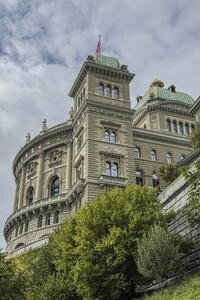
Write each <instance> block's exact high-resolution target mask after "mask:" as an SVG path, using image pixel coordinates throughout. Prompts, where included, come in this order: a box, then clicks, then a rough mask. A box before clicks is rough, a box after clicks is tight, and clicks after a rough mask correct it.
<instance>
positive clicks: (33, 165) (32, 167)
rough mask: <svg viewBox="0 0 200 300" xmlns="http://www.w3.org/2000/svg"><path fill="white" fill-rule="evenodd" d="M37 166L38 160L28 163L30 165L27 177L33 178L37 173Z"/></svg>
mask: <svg viewBox="0 0 200 300" xmlns="http://www.w3.org/2000/svg"><path fill="white" fill-rule="evenodd" d="M36 167H37V162H36V161H32V162H30V163H29V164H28V167H27V177H28V178H31V177H32V176H34V175H35V174H36Z"/></svg>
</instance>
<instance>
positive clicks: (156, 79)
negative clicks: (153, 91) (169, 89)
mask: <svg viewBox="0 0 200 300" xmlns="http://www.w3.org/2000/svg"><path fill="white" fill-rule="evenodd" d="M152 86H159V87H161V88H163V87H164V83H163V82H162V81H161V80H158V78H157V75H155V79H154V81H153V82H152V83H151V85H150V87H152Z"/></svg>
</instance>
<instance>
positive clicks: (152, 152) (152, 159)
mask: <svg viewBox="0 0 200 300" xmlns="http://www.w3.org/2000/svg"><path fill="white" fill-rule="evenodd" d="M151 161H157V155H156V151H155V150H151Z"/></svg>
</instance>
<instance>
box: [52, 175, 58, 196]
mask: <svg viewBox="0 0 200 300" xmlns="http://www.w3.org/2000/svg"><path fill="white" fill-rule="evenodd" d="M58 194H59V178H58V177H56V178H55V179H54V180H53V182H52V184H51V196H56V195H58Z"/></svg>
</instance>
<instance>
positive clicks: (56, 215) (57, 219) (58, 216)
mask: <svg viewBox="0 0 200 300" xmlns="http://www.w3.org/2000/svg"><path fill="white" fill-rule="evenodd" d="M59 219H60V212H59V211H57V212H56V213H55V220H54V223H56V224H58V223H59Z"/></svg>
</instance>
